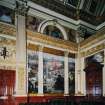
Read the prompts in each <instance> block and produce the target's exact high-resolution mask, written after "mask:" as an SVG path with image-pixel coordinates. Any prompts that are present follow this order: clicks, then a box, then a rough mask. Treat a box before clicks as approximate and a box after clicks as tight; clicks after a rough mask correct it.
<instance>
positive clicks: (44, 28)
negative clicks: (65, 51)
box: [38, 20, 68, 40]
mask: <svg viewBox="0 0 105 105" xmlns="http://www.w3.org/2000/svg"><path fill="white" fill-rule="evenodd" d="M38 32H40V33H44V34H47V35H49V36H53V37H56V38H60V39H65V40H68V37H67V33H66V31H65V29H64V28H63V27H62V26H61V25H60V24H59V23H58V22H57V20H45V21H43V22H42V23H41V24H40V25H39V28H38Z"/></svg>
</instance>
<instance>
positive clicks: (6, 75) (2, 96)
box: [0, 70, 15, 105]
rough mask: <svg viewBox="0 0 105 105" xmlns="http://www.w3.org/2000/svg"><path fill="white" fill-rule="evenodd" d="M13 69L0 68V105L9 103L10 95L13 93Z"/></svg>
mask: <svg viewBox="0 0 105 105" xmlns="http://www.w3.org/2000/svg"><path fill="white" fill-rule="evenodd" d="M14 87H15V71H13V70H0V103H1V104H0V105H11V104H9V103H11V100H9V99H11V98H10V97H12V96H13V94H14Z"/></svg>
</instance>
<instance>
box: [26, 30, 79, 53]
mask: <svg viewBox="0 0 105 105" xmlns="http://www.w3.org/2000/svg"><path fill="white" fill-rule="evenodd" d="M27 35H28V39H29V40H31V41H36V42H38V43H43V44H46V45H51V46H55V47H59V48H64V49H67V50H69V51H72V52H73V51H74V52H77V44H75V43H72V42H70V41H65V40H60V39H56V38H52V37H50V36H46V35H43V34H40V33H37V32H32V31H29V30H27Z"/></svg>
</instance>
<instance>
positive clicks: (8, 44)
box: [0, 36, 16, 67]
mask: <svg viewBox="0 0 105 105" xmlns="http://www.w3.org/2000/svg"><path fill="white" fill-rule="evenodd" d="M15 45H16V44H15V41H14V40H10V39H7V38H4V37H1V36H0V52H1V54H2V53H3V50H4V47H5V48H6V56H5V58H4V56H3V55H1V56H0V65H2V66H3V65H5V67H6V66H7V67H8V66H15V65H16V46H15Z"/></svg>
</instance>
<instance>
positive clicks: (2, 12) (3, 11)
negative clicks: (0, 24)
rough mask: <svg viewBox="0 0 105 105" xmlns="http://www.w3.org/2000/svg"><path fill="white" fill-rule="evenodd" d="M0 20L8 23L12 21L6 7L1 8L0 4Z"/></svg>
mask: <svg viewBox="0 0 105 105" xmlns="http://www.w3.org/2000/svg"><path fill="white" fill-rule="evenodd" d="M0 20H1V21H5V22H8V23H12V18H11V14H10V11H8V9H7V8H3V7H1V6H0Z"/></svg>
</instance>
